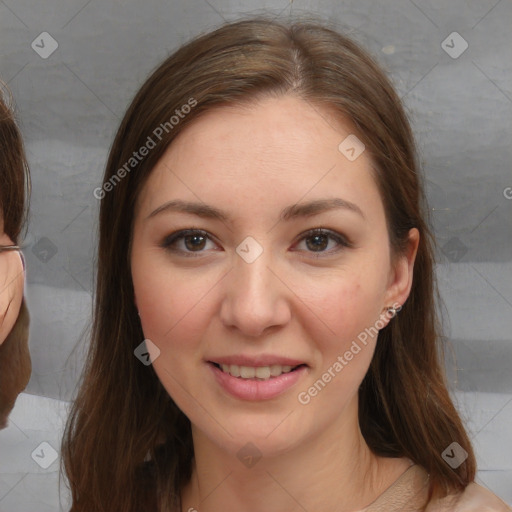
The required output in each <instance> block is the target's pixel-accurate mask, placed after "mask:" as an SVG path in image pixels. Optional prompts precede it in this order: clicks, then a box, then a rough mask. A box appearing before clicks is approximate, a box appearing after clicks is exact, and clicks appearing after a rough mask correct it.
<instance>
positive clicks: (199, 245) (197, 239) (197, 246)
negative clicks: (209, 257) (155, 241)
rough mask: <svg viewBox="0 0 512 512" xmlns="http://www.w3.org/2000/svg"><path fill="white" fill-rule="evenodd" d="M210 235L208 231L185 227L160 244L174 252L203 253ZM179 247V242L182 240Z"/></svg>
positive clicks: (186, 253)
mask: <svg viewBox="0 0 512 512" xmlns="http://www.w3.org/2000/svg"><path fill="white" fill-rule="evenodd" d="M208 240H210V241H211V239H210V237H209V236H208V234H207V233H206V231H202V230H198V229H185V230H182V231H177V232H176V233H173V234H171V235H169V236H167V237H166V238H165V239H164V240H163V242H162V243H161V244H160V245H161V247H163V248H164V249H167V250H169V251H172V252H179V253H183V254H185V255H187V256H189V255H190V253H201V252H204V251H203V249H204V248H205V245H206V243H207V241H208ZM182 241H183V243H182V244H181V247H179V245H180V244H179V242H182Z"/></svg>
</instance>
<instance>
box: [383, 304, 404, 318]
mask: <svg viewBox="0 0 512 512" xmlns="http://www.w3.org/2000/svg"><path fill="white" fill-rule="evenodd" d="M400 309H401V307H400V306H399V307H398V308H395V307H394V306H388V307H387V309H386V311H387V313H388V314H389V318H390V319H391V318H395V316H396V314H397V313H398V311H400Z"/></svg>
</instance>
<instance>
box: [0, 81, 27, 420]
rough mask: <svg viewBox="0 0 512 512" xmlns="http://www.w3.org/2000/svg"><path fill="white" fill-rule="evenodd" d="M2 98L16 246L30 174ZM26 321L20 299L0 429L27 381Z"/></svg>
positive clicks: (0, 158)
mask: <svg viewBox="0 0 512 512" xmlns="http://www.w3.org/2000/svg"><path fill="white" fill-rule="evenodd" d="M1 86H2V83H1V82H0V87H1ZM2 96H3V95H2V94H1V91H0V212H1V216H2V218H3V221H4V232H5V233H6V234H7V235H8V236H9V238H10V239H11V240H12V241H13V242H14V244H15V245H17V244H18V242H19V239H20V237H21V234H22V229H23V226H25V225H26V220H27V212H28V203H29V198H30V173H29V167H28V164H27V160H26V157H25V150H24V146H23V140H22V138H21V134H20V131H19V129H18V127H17V125H16V121H15V118H14V113H13V109H12V106H11V103H12V97H11V98H9V102H8V103H7V102H5V101H4V99H3V97H2ZM6 99H7V98H6ZM29 322H30V317H29V313H28V309H27V305H26V303H25V298H23V300H22V302H21V306H20V312H19V314H18V318H17V319H16V323H15V324H14V326H13V328H12V330H11V332H10V333H9V334H8V335H7V337H6V338H5V340H4V342H3V343H1V344H0V428H3V427H5V426H7V417H8V416H9V413H10V412H11V410H12V408H13V407H14V404H15V402H16V398H17V397H18V394H19V393H20V392H21V391H23V390H24V389H25V386H26V385H27V383H28V381H29V379H30V373H31V371H32V364H31V361H30V352H29V349H28V326H29Z"/></svg>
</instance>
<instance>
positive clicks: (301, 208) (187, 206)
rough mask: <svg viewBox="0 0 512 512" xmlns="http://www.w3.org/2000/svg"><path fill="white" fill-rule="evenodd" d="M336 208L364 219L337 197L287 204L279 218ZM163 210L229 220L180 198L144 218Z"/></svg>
mask: <svg viewBox="0 0 512 512" xmlns="http://www.w3.org/2000/svg"><path fill="white" fill-rule="evenodd" d="M337 209H343V210H348V211H352V212H355V213H357V214H358V215H360V216H361V217H362V218H363V219H366V217H365V215H364V213H363V212H362V210H361V208H359V206H357V205H356V204H355V203H352V202H350V201H347V200H345V199H341V198H338V197H335V198H331V199H316V200H314V201H310V202H308V203H301V204H293V205H290V206H287V207H286V208H284V209H283V210H282V211H281V214H280V216H279V218H280V220H283V221H290V220H293V219H296V218H299V217H312V216H314V215H319V214H320V213H324V212H327V211H330V210H337ZM164 212H182V213H190V214H193V215H197V216H198V217H202V218H205V219H216V220H220V221H222V222H228V223H229V222H230V218H229V215H228V214H227V213H226V212H224V211H222V210H219V209H218V208H215V207H214V206H210V205H207V204H205V203H195V202H191V201H183V200H181V199H174V200H172V201H168V202H167V203H164V204H162V205H161V206H159V207H158V208H157V209H156V210H153V211H152V212H151V213H150V214H149V215H148V216H147V217H146V220H147V219H150V218H152V217H155V216H156V215H158V214H161V213H164Z"/></svg>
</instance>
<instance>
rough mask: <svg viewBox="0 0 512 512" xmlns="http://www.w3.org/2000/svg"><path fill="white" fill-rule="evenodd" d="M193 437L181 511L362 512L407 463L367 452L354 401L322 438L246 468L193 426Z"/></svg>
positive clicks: (316, 438) (300, 444) (307, 440)
mask: <svg viewBox="0 0 512 512" xmlns="http://www.w3.org/2000/svg"><path fill="white" fill-rule="evenodd" d="M193 438H194V450H195V461H194V467H193V472H192V478H191V480H190V482H189V483H188V484H187V486H186V487H185V489H184V490H183V493H182V501H183V506H182V511H189V510H194V509H195V510H197V511H199V512H215V511H218V510H244V512H257V511H258V512H259V511H261V510H265V511H266V512H285V511H297V510H322V509H325V510H335V511H336V512H348V511H353V510H360V509H362V508H364V507H366V506H367V505H369V504H370V503H371V502H372V501H374V500H375V499H376V498H377V497H378V496H379V495H380V494H381V493H382V492H383V491H384V490H385V489H386V488H387V487H388V486H389V485H391V483H392V482H393V481H394V480H396V478H398V476H399V475H400V474H401V473H402V472H403V471H405V469H406V468H407V465H408V464H407V461H405V460H399V459H385V458H381V457H378V456H376V455H374V454H373V453H372V452H371V450H370V449H369V447H368V445H367V444H366V442H365V440H364V438H363V436H362V434H361V431H360V429H359V423H358V418H357V403H356V404H355V407H352V414H350V416H349V417H347V416H346V415H345V414H344V415H343V418H340V421H338V422H337V423H336V424H335V425H331V426H330V427H329V428H327V429H326V430H324V431H323V432H322V434H321V436H319V437H315V438H308V439H305V440H303V441H301V442H300V443H299V444H298V445H297V446H295V447H293V448H291V449H289V450H287V451H286V452H285V453H283V454H280V455H279V456H275V457H264V458H261V459H260V460H259V461H258V462H257V463H256V464H254V465H253V466H252V467H250V468H248V467H245V466H244V465H243V464H242V463H241V462H240V461H239V460H238V458H236V457H233V456H232V455H230V454H228V453H227V452H226V451H225V450H223V449H222V448H221V447H220V446H218V445H217V444H214V443H212V442H211V440H209V439H208V438H206V437H205V436H204V435H203V434H202V433H201V432H200V431H197V429H193ZM255 444H257V442H255ZM397 463H398V464H397Z"/></svg>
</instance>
